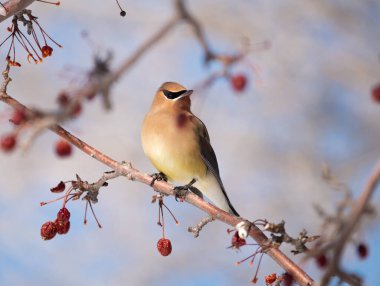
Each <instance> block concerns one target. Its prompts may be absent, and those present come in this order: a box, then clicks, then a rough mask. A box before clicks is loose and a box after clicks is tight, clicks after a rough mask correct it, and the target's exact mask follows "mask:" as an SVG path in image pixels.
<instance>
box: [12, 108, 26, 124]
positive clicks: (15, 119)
mask: <svg viewBox="0 0 380 286" xmlns="http://www.w3.org/2000/svg"><path fill="white" fill-rule="evenodd" d="M25 119H26V114H25V110H23V109H16V110H15V111H14V112H13V114H12V118H11V119H10V121H11V122H12V123H13V124H14V125H20V124H21V123H23V122H24V121H25Z"/></svg>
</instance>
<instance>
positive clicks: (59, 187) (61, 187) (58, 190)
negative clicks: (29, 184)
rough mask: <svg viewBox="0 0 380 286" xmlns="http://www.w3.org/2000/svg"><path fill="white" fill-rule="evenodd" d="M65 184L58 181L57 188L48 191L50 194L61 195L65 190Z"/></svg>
mask: <svg viewBox="0 0 380 286" xmlns="http://www.w3.org/2000/svg"><path fill="white" fill-rule="evenodd" d="M65 187H66V186H65V183H64V182H62V181H60V182H59V184H58V185H57V186H55V187H54V188H51V189H50V191H51V192H52V193H62V192H63V191H64V190H65Z"/></svg>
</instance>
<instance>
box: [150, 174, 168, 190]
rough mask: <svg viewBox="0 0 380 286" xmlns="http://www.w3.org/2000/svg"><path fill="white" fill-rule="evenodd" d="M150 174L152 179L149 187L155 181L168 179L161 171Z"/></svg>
mask: <svg viewBox="0 0 380 286" xmlns="http://www.w3.org/2000/svg"><path fill="white" fill-rule="evenodd" d="M150 176H151V177H152V178H153V179H152V181H151V182H150V186H151V187H153V185H154V182H155V181H165V182H167V181H168V177H166V175H165V174H164V173H161V172H159V173H154V174H152V175H150Z"/></svg>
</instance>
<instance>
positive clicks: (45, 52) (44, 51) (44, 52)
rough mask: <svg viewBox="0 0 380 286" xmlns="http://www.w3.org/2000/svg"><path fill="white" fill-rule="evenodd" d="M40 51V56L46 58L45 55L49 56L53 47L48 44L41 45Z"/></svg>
mask: <svg viewBox="0 0 380 286" xmlns="http://www.w3.org/2000/svg"><path fill="white" fill-rule="evenodd" d="M41 52H42V57H44V58H46V57H49V56H51V55H52V53H53V48H52V47H50V46H47V45H46V46H43V47H42V48H41Z"/></svg>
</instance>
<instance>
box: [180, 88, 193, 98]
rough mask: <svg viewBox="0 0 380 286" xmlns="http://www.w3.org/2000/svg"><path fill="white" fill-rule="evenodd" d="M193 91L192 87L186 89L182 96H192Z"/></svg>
mask: <svg viewBox="0 0 380 286" xmlns="http://www.w3.org/2000/svg"><path fill="white" fill-rule="evenodd" d="M192 93H193V90H192V89H189V90H188V91H186V92H185V93H184V94H182V95H181V97H185V96H190V95H191V94H192Z"/></svg>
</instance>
